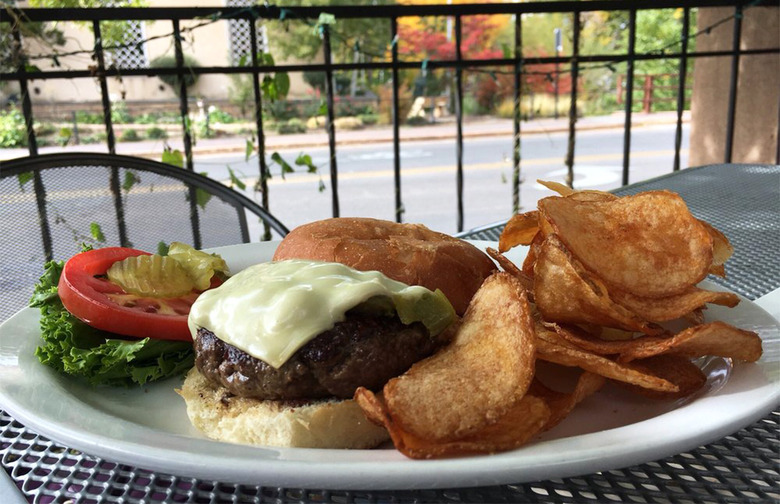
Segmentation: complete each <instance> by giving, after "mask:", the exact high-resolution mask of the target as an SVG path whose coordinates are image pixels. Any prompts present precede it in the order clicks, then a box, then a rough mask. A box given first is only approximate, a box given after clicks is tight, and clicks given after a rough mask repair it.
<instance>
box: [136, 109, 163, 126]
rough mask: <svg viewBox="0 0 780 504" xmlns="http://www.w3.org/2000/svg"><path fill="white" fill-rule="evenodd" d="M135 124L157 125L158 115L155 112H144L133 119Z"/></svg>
mask: <svg viewBox="0 0 780 504" xmlns="http://www.w3.org/2000/svg"><path fill="white" fill-rule="evenodd" d="M135 122H136V124H157V123H158V122H160V114H158V113H157V112H144V113H143V114H141V115H139V116H138V117H136V118H135Z"/></svg>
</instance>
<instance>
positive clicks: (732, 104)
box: [724, 4, 742, 163]
mask: <svg viewBox="0 0 780 504" xmlns="http://www.w3.org/2000/svg"><path fill="white" fill-rule="evenodd" d="M741 39H742V4H738V5H737V7H736V12H735V13H734V38H733V40H732V44H731V51H732V57H731V81H730V83H729V109H728V116H727V117H726V152H725V156H724V157H725V159H724V162H725V163H731V161H732V157H733V154H734V130H735V128H734V119H735V116H736V111H737V84H738V82H739V51H740V41H741Z"/></svg>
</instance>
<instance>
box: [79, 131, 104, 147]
mask: <svg viewBox="0 0 780 504" xmlns="http://www.w3.org/2000/svg"><path fill="white" fill-rule="evenodd" d="M79 141H80V142H81V143H82V144H96V143H101V142H105V141H106V133H105V132H103V131H101V132H98V133H95V134H94V135H82V136H81V137H79Z"/></svg>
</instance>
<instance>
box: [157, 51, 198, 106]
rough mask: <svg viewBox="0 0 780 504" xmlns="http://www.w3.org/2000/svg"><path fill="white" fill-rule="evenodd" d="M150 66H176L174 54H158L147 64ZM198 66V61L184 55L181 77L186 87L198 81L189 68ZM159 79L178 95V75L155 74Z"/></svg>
mask: <svg viewBox="0 0 780 504" xmlns="http://www.w3.org/2000/svg"><path fill="white" fill-rule="evenodd" d="M149 66H151V67H152V68H176V57H175V56H170V55H166V56H160V57H159V58H155V59H153V60H152V61H151V63H150V64H149ZM196 66H199V64H198V62H197V61H196V60H195V58H193V57H192V56H188V55H186V54H185V55H184V67H185V68H184V72H183V78H184V85H185V86H187V89H189V88H191V87H192V86H194V85H195V83H196V82H197V81H198V75H197V74H195V73H193V72H191V71H190V70H189V68H191V67H196ZM157 77H158V78H159V79H160V80H161V81H163V82H164V83H166V84H168V85H169V86H171V88H173V92H174V93H176V96H179V88H180V83H179V76H178V75H176V74H172V75H158V76H157Z"/></svg>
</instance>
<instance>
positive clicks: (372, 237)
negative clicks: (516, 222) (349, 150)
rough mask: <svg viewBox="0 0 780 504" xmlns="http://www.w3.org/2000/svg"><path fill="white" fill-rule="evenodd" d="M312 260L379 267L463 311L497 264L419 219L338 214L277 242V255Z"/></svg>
mask: <svg viewBox="0 0 780 504" xmlns="http://www.w3.org/2000/svg"><path fill="white" fill-rule="evenodd" d="M285 259H308V260H313V261H328V262H338V263H342V264H346V265H347V266H350V267H352V268H355V269H357V270H360V271H372V270H376V271H381V272H382V273H384V274H385V275H387V276H388V277H390V278H392V279H393V280H397V281H399V282H403V283H405V284H408V285H422V286H424V287H427V288H428V289H431V290H436V289H441V291H442V292H443V293H444V295H446V296H447V299H449V301H450V303H452V306H453V307H454V308H455V311H456V312H457V313H458V314H459V315H462V314H463V313H464V312H465V311H466V307H467V306H468V304H469V301H471V298H472V297H473V296H474V293H475V292H476V291H477V289H479V287H480V285H482V282H483V281H484V280H485V278H487V277H488V276H489V275H490V274H491V273H492V272H493V271H494V270H495V269H496V266H495V264H494V263H493V261H492V260H491V259H490V258H489V257H488V256H487V254H485V253H484V252H482V251H481V250H479V249H478V248H476V247H475V246H474V245H472V244H470V243H467V242H465V241H463V240H460V239H458V238H454V237H452V236H449V235H446V234H444V233H439V232H436V231H432V230H430V229H428V228H427V227H425V226H423V225H420V224H399V223H396V222H391V221H386V220H380V219H370V218H357V217H355V218H352V217H340V218H332V219H325V220H320V221H315V222H311V223H309V224H304V225H302V226H299V227H297V228H295V229H293V230H292V231H291V232H290V233H289V234H288V235H287V236H286V237H285V238H284V239H283V240H282V241H281V243H280V244H279V247H278V248H277V249H276V252H275V254H274V257H273V260H274V261H281V260H285Z"/></svg>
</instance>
